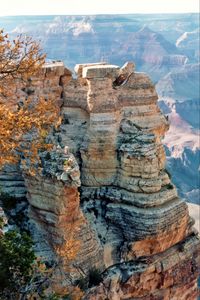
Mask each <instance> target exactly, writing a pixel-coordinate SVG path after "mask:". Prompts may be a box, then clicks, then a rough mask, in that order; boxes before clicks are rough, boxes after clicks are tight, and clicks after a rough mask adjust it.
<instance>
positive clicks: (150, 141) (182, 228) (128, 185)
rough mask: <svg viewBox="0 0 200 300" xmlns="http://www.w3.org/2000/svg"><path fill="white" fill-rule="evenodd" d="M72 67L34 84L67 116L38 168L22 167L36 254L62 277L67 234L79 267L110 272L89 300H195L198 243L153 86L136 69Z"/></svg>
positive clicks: (49, 71) (55, 68)
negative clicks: (171, 172)
mask: <svg viewBox="0 0 200 300" xmlns="http://www.w3.org/2000/svg"><path fill="white" fill-rule="evenodd" d="M75 70H76V74H77V76H76V78H73V77H72V72H71V71H69V70H68V69H66V68H65V67H64V66H63V65H62V64H61V63H55V64H51V65H48V66H45V67H44V69H43V70H42V71H41V74H39V75H38V77H36V78H33V79H32V80H33V87H32V86H31V83H30V86H29V88H30V89H33V91H34V95H36V94H38V95H40V94H41V95H43V94H45V97H47V96H48V97H55V99H57V101H59V103H60V107H61V108H60V112H61V115H62V124H61V126H60V128H59V129H58V130H57V131H55V132H54V133H52V136H51V139H52V141H53V143H54V144H55V147H54V149H53V150H52V151H51V152H49V153H46V154H45V153H44V154H42V157H41V169H38V173H37V174H36V176H30V175H28V170H26V169H24V170H23V174H24V178H25V185H26V188H27V192H28V201H29V204H30V208H29V217H30V223H31V226H32V229H31V230H32V233H33V237H34V240H35V243H36V250H37V252H38V254H39V255H42V256H43V257H45V259H46V260H47V261H58V262H59V264H60V266H61V265H62V267H63V271H64V272H65V271H66V269H65V268H64V267H65V266H66V267H67V266H68V261H67V253H68V252H67V251H68V244H69V240H70V239H69V237H71V235H70V234H69V231H70V233H71V234H72V237H73V240H74V248H75V249H74V252H76V243H75V241H80V243H79V245H78V246H77V255H76V258H75V260H76V266H77V267H78V268H79V269H81V270H83V271H84V272H85V273H87V272H88V271H89V269H90V268H91V267H97V268H100V269H101V270H105V269H107V270H106V271H105V272H104V273H103V274H104V277H103V282H102V283H101V284H100V285H99V286H97V287H95V288H93V289H91V290H90V291H88V293H87V295H86V296H85V299H111V300H112V299H114V300H115V299H153V300H154V299H155V300H156V299H157V300H158V299H165V300H172V299H177V300H186V299H189V300H193V299H195V297H196V295H197V285H196V278H197V276H198V265H199V259H200V258H199V253H200V252H199V246H200V243H199V239H198V237H197V234H196V231H195V230H194V229H193V227H192V225H193V221H192V219H191V218H190V217H189V214H188V208H187V205H186V203H185V202H183V201H182V200H181V199H180V198H179V197H178V195H177V191H176V188H175V186H174V185H173V184H172V183H171V181H170V178H169V176H168V173H167V172H166V170H165V152H164V149H163V145H162V138H163V137H164V134H165V132H166V131H167V130H168V128H169V124H168V120H167V119H166V117H165V116H164V115H163V114H162V113H161V112H160V109H159V108H158V106H157V98H158V97H157V93H156V91H155V88H154V85H153V84H152V82H151V80H150V78H149V77H148V76H147V75H146V74H145V73H138V72H136V71H135V66H134V64H133V63H130V62H129V63H126V64H125V65H124V66H123V67H122V68H120V67H119V66H116V65H109V64H106V63H96V64H86V65H84V64H83V65H77V66H76V68H75ZM43 74H45V76H44V75H43ZM48 97H47V98H48ZM58 145H59V147H58ZM66 147H67V148H66ZM66 272H67V271H66ZM68 272H69V269H68Z"/></svg>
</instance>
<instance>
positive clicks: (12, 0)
mask: <svg viewBox="0 0 200 300" xmlns="http://www.w3.org/2000/svg"><path fill="white" fill-rule="evenodd" d="M0 1H2V0H0ZM159 13H163V14H169V13H170V14H171V13H172V14H176V13H199V1H198V0H190V1H188V0H176V1H175V0H168V1H165V2H161V1H158V0H151V1H149V0H140V1H135V0H123V1H120V0H101V2H95V3H93V2H92V1H91V0H85V1H84V2H83V1H82V0H74V1H73V2H72V1H71V0H42V1H41V2H39V1H37V0H36V1H27V0H17V1H16V0H7V1H3V2H2V3H1V11H0V16H5V17H6V16H8V17H9V16H28V15H30V16H34V15H35V16H37V15H38V16H41V15H47V16H48V15H105V14H108V15H113V14H119V15H120V14H159Z"/></svg>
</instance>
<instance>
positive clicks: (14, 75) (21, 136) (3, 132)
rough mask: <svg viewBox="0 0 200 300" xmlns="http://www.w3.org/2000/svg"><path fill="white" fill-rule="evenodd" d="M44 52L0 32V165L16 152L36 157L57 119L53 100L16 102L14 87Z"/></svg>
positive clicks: (15, 157) (14, 157) (37, 65)
mask: <svg viewBox="0 0 200 300" xmlns="http://www.w3.org/2000/svg"><path fill="white" fill-rule="evenodd" d="M44 59H45V55H44V54H42V53H41V50H40V46H39V44H38V43H37V42H35V41H33V40H32V38H30V37H22V36H19V37H17V38H16V39H15V40H14V41H12V42H11V41H10V40H9V38H8V35H6V34H4V33H3V31H0V165H4V164H5V163H13V162H16V161H17V160H18V158H19V157H20V155H24V156H25V157H29V158H30V161H31V162H34V160H35V159H36V158H37V154H38V150H39V149H40V148H48V147H49V145H45V143H44V140H45V137H46V135H47V134H48V131H49V130H50V128H52V126H53V125H55V124H56V121H58V114H59V108H58V105H57V104H56V103H55V101H53V100H48V101H45V99H33V98H30V99H26V100H23V101H22V100H20V102H17V97H16V94H15V93H16V86H20V87H22V86H23V85H25V84H27V80H28V78H29V77H30V76H32V75H34V74H37V72H38V71H39V70H40V68H41V66H42V65H43V64H44Z"/></svg>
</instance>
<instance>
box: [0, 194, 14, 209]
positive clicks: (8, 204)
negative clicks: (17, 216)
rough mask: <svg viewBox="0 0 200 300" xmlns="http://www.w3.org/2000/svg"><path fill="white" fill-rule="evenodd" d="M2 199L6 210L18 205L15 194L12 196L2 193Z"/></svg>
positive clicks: (0, 196)
mask: <svg viewBox="0 0 200 300" xmlns="http://www.w3.org/2000/svg"><path fill="white" fill-rule="evenodd" d="M0 199H1V201H2V206H3V209H4V210H5V212H8V211H9V210H11V209H13V208H15V207H16V204H17V199H16V198H15V197H13V196H10V195H9V194H7V193H1V195H0Z"/></svg>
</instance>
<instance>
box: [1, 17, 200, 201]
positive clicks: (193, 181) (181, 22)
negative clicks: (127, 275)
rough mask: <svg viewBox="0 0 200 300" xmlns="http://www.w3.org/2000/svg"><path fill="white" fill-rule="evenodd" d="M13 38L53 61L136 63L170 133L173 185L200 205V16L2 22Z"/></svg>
mask: <svg viewBox="0 0 200 300" xmlns="http://www.w3.org/2000/svg"><path fill="white" fill-rule="evenodd" d="M0 27H1V28H4V30H5V31H6V32H8V33H9V35H10V36H11V37H14V36H16V35H18V34H21V33H22V34H26V33H27V34H29V35H31V36H33V37H34V38H36V39H37V40H38V39H39V40H40V41H41V44H42V47H43V49H44V52H46V53H47V58H48V59H49V60H62V61H64V63H65V65H66V66H67V67H70V68H73V67H74V65H75V64H76V63H88V62H97V61H109V62H110V63H112V64H117V65H122V64H123V62H124V61H130V60H131V61H134V63H135V64H136V66H137V70H139V71H144V72H147V73H148V74H149V75H150V76H151V78H152V79H153V81H154V83H155V85H156V90H157V92H158V95H159V105H160V108H161V110H162V111H163V112H164V113H165V114H166V115H167V118H168V119H169V120H170V123H171V127H170V130H169V131H168V133H167V135H166V136H165V139H164V143H165V148H166V155H167V161H168V165H167V168H168V170H169V171H170V173H171V174H172V180H173V182H174V183H175V184H176V186H177V187H178V191H179V194H180V195H181V197H184V198H185V199H186V200H187V201H189V202H193V203H198V201H199V193H200V191H199V154H200V146H199V101H200V99H199V98H200V91H199V55H200V51H199V16H198V14H171V15H170V14H162V15H158V14H155V15H154V14H151V15H140V14H135V15H99V16H23V17H20V16H17V17H0Z"/></svg>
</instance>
